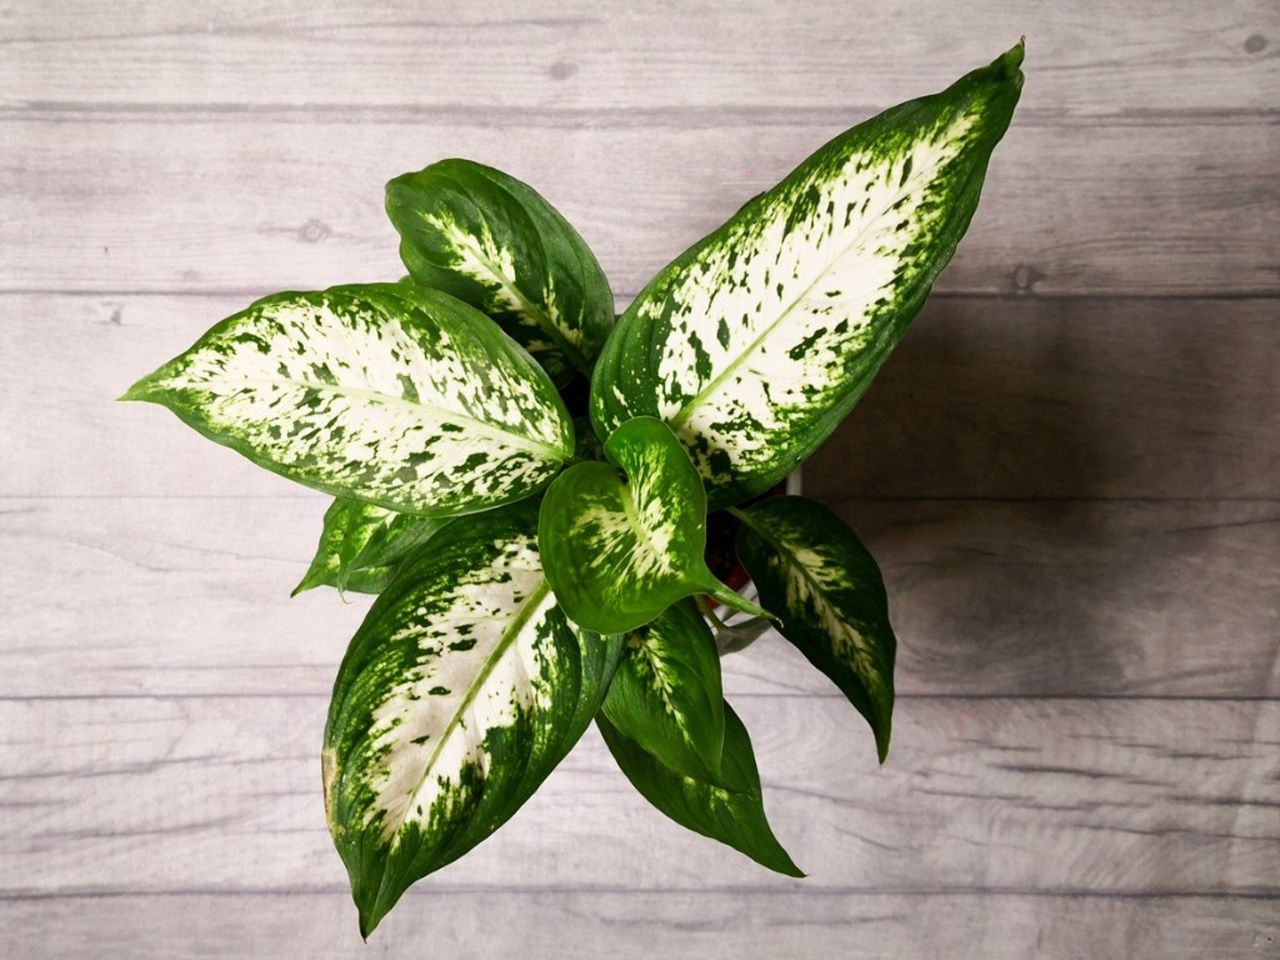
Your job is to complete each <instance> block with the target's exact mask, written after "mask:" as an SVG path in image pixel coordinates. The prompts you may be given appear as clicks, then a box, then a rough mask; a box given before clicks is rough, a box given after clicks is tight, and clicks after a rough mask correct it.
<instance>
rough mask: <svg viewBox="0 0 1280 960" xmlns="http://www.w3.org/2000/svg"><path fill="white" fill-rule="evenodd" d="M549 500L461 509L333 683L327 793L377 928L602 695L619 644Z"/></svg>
mask: <svg viewBox="0 0 1280 960" xmlns="http://www.w3.org/2000/svg"><path fill="white" fill-rule="evenodd" d="M536 525H537V505H536V504H535V503H533V502H525V503H519V504H515V505H512V506H509V507H505V508H502V509H500V510H495V511H491V512H488V513H483V514H477V515H474V516H469V517H463V518H460V519H458V520H455V521H453V522H452V523H451V524H450V525H449V535H448V536H444V537H441V538H440V539H439V540H438V541H436V542H435V543H434V544H432V547H431V549H426V550H422V551H419V552H418V553H417V554H415V555H414V556H413V557H412V558H411V559H410V561H409V562H408V563H407V564H406V565H405V566H404V567H403V568H402V569H401V571H400V574H399V576H397V577H396V579H395V580H394V581H393V582H392V584H391V585H390V587H388V589H387V591H386V592H385V593H383V594H382V595H381V596H380V597H379V598H378V599H377V600H376V601H375V602H374V605H373V607H372V608H371V609H370V611H369V614H368V616H367V617H366V618H365V621H364V623H363V624H362V625H361V627H360V630H359V631H358V632H357V633H356V635H355V637H354V638H353V639H352V641H351V646H350V648H349V649H348V651H347V655H346V658H345V659H344V660H343V662H342V667H341V669H340V670H339V672H338V678H337V681H336V682H335V684H334V691H333V701H332V703H331V705H330V710H329V722H328V726H327V729H326V731H325V750H324V781H325V807H326V812H327V815H328V820H329V827H330V831H331V832H332V834H333V838H334V842H335V844H336V845H337V848H338V852H339V853H340V854H341V856H342V859H343V861H344V862H345V863H346V865H347V871H348V873H349V875H350V879H351V889H352V894H353V896H354V898H355V902H356V906H357V907H358V908H359V912H360V929H361V933H362V934H363V935H365V936H367V935H368V934H369V932H370V931H371V930H373V928H374V927H375V926H376V925H377V923H378V921H379V920H380V919H381V918H382V917H383V916H385V915H386V913H387V911H389V910H390V909H391V908H392V906H394V904H395V903H396V901H397V900H398V899H399V897H400V895H401V894H402V893H403V892H404V890H405V889H406V888H407V887H408V886H409V885H410V884H412V883H413V882H415V881H416V880H418V879H419V878H421V877H423V876H426V875H427V874H429V873H431V872H432V871H434V870H438V869H439V868H440V867H442V866H444V865H445V864H447V863H450V862H452V861H453V860H456V859H457V858H458V857H460V856H462V855H463V854H464V853H466V852H467V851H468V850H470V849H471V848H472V847H474V846H475V845H476V844H477V843H479V842H480V841H482V840H483V839H485V838H486V837H488V836H489V835H490V834H491V833H493V831H494V830H496V829H497V828H498V827H499V826H500V825H501V824H502V823H504V822H505V821H506V820H507V819H508V818H509V817H511V815H512V814H513V813H515V811H516V810H517V809H518V808H519V807H520V805H521V804H522V803H524V801H525V800H526V799H527V798H528V797H529V796H530V795H531V794H532V793H533V791H534V790H535V789H536V788H537V787H538V785H539V784H540V783H541V782H542V780H543V779H544V778H545V777H546V776H547V774H548V773H550V772H551V770H552V768H553V767H555V765H556V764H557V763H559V761H560V760H561V758H563V757H564V755H565V754H566V753H567V752H568V751H569V749H570V748H571V747H572V746H573V744H574V743H575V742H577V740H578V738H579V736H581V734H582V732H583V730H584V729H585V728H586V726H587V724H588V723H590V721H591V717H592V716H593V715H594V714H595V712H596V710H597V709H598V708H599V705H600V702H601V700H602V698H603V696H604V692H605V689H606V687H607V685H608V682H609V678H610V676H611V675H612V673H613V670H614V667H615V665H616V662H617V658H618V653H619V650H620V646H621V639H620V638H601V637H599V636H596V635H594V634H590V633H587V632H586V631H583V630H581V629H580V628H578V627H576V626H574V625H573V624H572V623H570V622H569V620H568V619H567V618H566V617H565V615H564V613H563V612H562V611H561V610H560V608H559V607H558V606H557V605H556V600H555V597H554V595H553V594H552V593H551V589H550V586H549V585H548V584H547V581H546V578H545V577H544V576H543V573H542V568H541V566H540V563H539V560H538V547H537V539H536V536H535V528H536Z"/></svg>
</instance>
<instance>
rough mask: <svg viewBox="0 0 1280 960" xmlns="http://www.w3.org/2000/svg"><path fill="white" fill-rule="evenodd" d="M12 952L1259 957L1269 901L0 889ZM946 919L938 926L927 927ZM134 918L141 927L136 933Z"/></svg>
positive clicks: (805, 959)
mask: <svg viewBox="0 0 1280 960" xmlns="http://www.w3.org/2000/svg"><path fill="white" fill-rule="evenodd" d="M0 926H3V927H4V928H5V929H6V931H8V940H9V949H10V950H11V953H10V955H11V956H13V957H15V958H27V957H39V956H60V957H65V956H74V955H81V954H80V951H81V950H83V948H84V945H85V944H93V945H94V946H95V948H96V949H97V950H99V951H101V953H102V954H103V955H107V956H121V955H128V956H129V957H131V958H136V960H161V958H162V960H170V958H172V957H174V956H183V957H228V956H233V957H264V958H272V960H275V958H278V957H279V956H280V952H279V951H280V949H281V948H280V945H281V944H287V945H289V946H291V947H296V946H298V945H299V944H306V945H307V951H306V955H307V957H309V958H312V960H338V958H348V957H349V958H368V957H393V956H394V957H400V956H403V957H416V956H421V955H422V954H423V953H424V952H427V951H430V952H432V953H438V954H441V955H445V956H448V957H451V958H457V960H488V958H490V957H495V956H498V957H505V956H510V955H512V953H511V951H513V950H515V949H517V948H518V950H519V955H520V956H523V957H555V958H558V960H578V958H582V960H594V958H597V957H599V956H600V951H601V946H600V945H601V944H607V945H608V947H607V949H608V953H609V956H610V957H617V958H620V960H633V958H634V960H649V958H652V957H655V956H661V957H671V958H690V960H692V958H698V960H736V958H740V957H744V956H761V957H785V958H787V960H829V958H831V957H837V956H838V957H841V958H849V960H858V958H867V960H871V958H875V960H880V958H883V957H884V956H885V950H886V946H887V945H890V944H891V945H892V947H893V949H894V956H895V957H922V958H924V957H936V956H939V953H938V950H939V947H940V945H941V946H945V949H946V953H945V956H948V957H973V958H981V960H1026V958H1029V957H1036V958H1043V957H1073V958H1074V957H1099V958H1101V957H1106V958H1112V957H1125V958H1128V960H1167V958H1169V957H1178V956H1183V957H1213V958H1214V960H1259V958H1265V957H1268V956H1271V955H1272V951H1274V949H1275V945H1276V944H1277V943H1280V919H1278V915H1277V913H1276V909H1275V904H1274V902H1269V901H1267V900H1264V899H1242V898H1238V897H1230V898H1219V897H1177V896H1168V895H1156V896H1150V897H1138V898H1123V899H1117V898H1114V897H1107V898H1104V897H1090V896H1084V897H1080V896H1029V895H1020V894H1010V893H999V894H986V893H983V894H948V895H930V896H912V895H910V894H901V893H880V894H877V893H871V894H867V893H862V894H857V895H848V894H838V893H837V894H814V893H812V892H801V893H789V892H788V893H781V892H778V893H773V892H770V893H765V892H756V891H751V892H748V891H732V892H705V893H699V894H698V895H697V896H692V895H690V894H689V893H688V892H687V891H683V890H681V891H671V892H661V891H653V892H643V893H639V892H635V891H625V892H619V891H614V890H608V889H604V890H591V891H587V892H579V891H559V890H543V891H534V892H522V893H513V892H509V891H501V892H498V891H492V892H480V891H472V890H467V891H450V890H441V889H439V888H436V889H433V890H431V891H429V892H428V891H413V890H411V891H410V892H409V894H408V895H407V899H406V901H405V905H404V906H403V907H402V908H401V909H399V910H398V911H396V912H394V913H393V914H392V915H391V916H390V917H388V918H387V919H386V920H385V921H384V922H383V924H382V926H381V927H379V928H378V932H377V933H376V934H375V935H374V937H373V939H372V940H371V941H370V942H369V943H368V944H362V943H361V942H360V939H359V937H358V936H357V934H356V931H355V924H354V922H353V921H352V919H351V905H350V901H349V898H348V897H347V896H346V894H345V893H338V892H332V893H312V892H306V893H296V894H287V895H281V894H262V893H253V894H235V893H232V894H214V893H204V894H176V895H166V896H163V897H155V896H136V895H135V896H109V897H65V898H59V899H56V900H48V899H36V900H3V899H0ZM939 931H945V938H942V939H940V938H939ZM143 932H145V935H143Z"/></svg>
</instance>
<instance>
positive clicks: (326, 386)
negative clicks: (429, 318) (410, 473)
mask: <svg viewBox="0 0 1280 960" xmlns="http://www.w3.org/2000/svg"><path fill="white" fill-rule="evenodd" d="M225 379H227V380H230V381H231V382H233V383H245V384H263V385H267V386H287V385H292V386H299V387H302V388H304V389H306V390H313V391H315V392H317V393H335V394H339V395H341V396H349V397H354V398H357V399H375V400H377V401H378V402H379V403H382V404H402V405H404V406H407V407H412V408H415V409H421V410H430V411H433V412H434V413H436V414H437V416H436V419H437V420H444V419H449V420H461V421H464V422H465V425H466V427H467V428H468V429H472V430H475V431H476V432H478V433H486V434H489V435H490V436H494V437H499V438H502V439H503V440H504V442H506V443H507V445H508V446H512V447H517V448H520V449H522V450H525V451H526V452H529V453H538V454H541V455H542V456H544V457H546V458H548V459H552V460H566V459H568V457H569V456H570V455H571V452H570V453H566V452H565V451H564V450H563V449H561V448H558V447H553V446H551V445H550V444H545V443H542V442H540V441H538V440H534V439H531V438H529V437H526V436H524V435H522V434H518V433H512V432H509V431H507V430H504V429H502V428H501V427H498V426H495V425H494V424H492V423H488V422H487V421H484V420H480V419H477V418H476V417H473V416H471V415H470V414H466V413H458V412H457V411H454V410H451V409H449V408H448V407H442V406H436V405H434V404H430V403H422V402H420V401H417V400H406V399H405V398H404V397H397V396H394V395H393V394H390V393H379V392H377V391H376V390H362V389H360V388H359V387H348V386H342V385H334V384H331V383H313V382H312V381H310V380H301V379H295V378H285V377H237V378H234V379H232V378H225ZM512 441H515V442H512Z"/></svg>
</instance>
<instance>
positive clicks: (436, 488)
mask: <svg viewBox="0 0 1280 960" xmlns="http://www.w3.org/2000/svg"><path fill="white" fill-rule="evenodd" d="M122 399H125V400H147V401H151V402H153V403H160V404H163V405H164V406H167V407H169V409H171V410H172V411H173V412H174V413H176V414H177V415H178V416H179V417H180V418H181V419H182V420H183V421H185V422H186V423H187V424H189V425H190V426H192V427H194V428H195V429H196V430H198V431H200V432H201V433H202V434H204V435H205V436H206V437H209V438H210V439H212V440H215V441H217V442H218V443H221V444H225V445H226V446H229V447H231V448H232V449H234V450H237V451H238V452H240V453H242V454H244V455H245V456H246V457H248V458H249V459H251V460H253V461H254V462H255V463H257V464H259V465H260V466H263V467H266V468H267V469H268V470H273V471H275V472H276V473H279V474H282V475H283V476H286V477H289V478H290V479H292V480H296V481H298V482H299V483H303V484H306V485H307V486H310V487H314V488H316V489H318V490H323V491H325V492H327V493H331V494H334V495H335V496H343V497H351V498H354V499H358V500H363V501H366V502H368V503H373V504H376V505H378V506H381V507H385V508H387V509H390V510H398V511H401V512H405V513H417V514H422V515H425V516H449V515H453V514H459V513H469V512H473V511H476V510H483V509H486V508H488V507H493V506H497V505H499V504H503V503H508V502H510V501H513V500H519V499H521V498H522V497H527V496H529V495H530V494H532V493H536V492H537V491H538V490H540V489H541V488H542V487H544V486H545V485H546V484H547V483H548V482H549V481H550V480H551V478H552V477H553V476H555V474H556V473H557V472H558V471H559V470H560V467H561V465H562V464H563V463H564V462H565V461H566V460H568V459H569V458H570V457H571V456H572V454H573V447H574V440H573V427H572V424H571V423H570V420H569V415H568V413H567V412H566V410H565V408H564V405H563V404H562V403H561V402H560V398H559V396H558V395H557V394H556V392H555V388H554V386H553V385H552V384H551V381H550V380H548V379H547V375H546V373H544V372H543V370H542V369H541V368H540V367H539V366H538V365H537V364H535V363H534V362H533V361H532V360H531V359H530V358H529V355H528V354H527V353H525V352H524V351H523V350H522V349H520V347H519V346H517V345H516V344H515V343H513V342H512V341H511V340H510V339H509V338H508V337H506V336H505V335H504V334H503V333H502V331H501V330H499V329H498V328H497V327H496V326H495V325H494V324H493V322H492V321H491V320H489V319H488V318H487V317H484V316H483V315H481V314H480V313H478V312H477V311H476V310H474V309H473V308H471V307H469V306H467V305H466V304H463V303H460V302H459V301H458V300H455V299H454V298H453V297H450V296H449V295H447V294H444V293H440V292H438V291H432V290H421V289H418V288H416V287H413V286H411V285H409V284H371V285H365V286H348V287H334V288H332V289H330V290H326V291H323V292H318V293H280V294H276V295H275V296H271V297H267V298H266V299H264V300H259V301H258V302H257V303H255V304H254V305H253V306H251V307H249V309H247V310H245V311H244V312H242V313H238V314H236V315H235V316H233V317H230V318H229V319H227V320H224V321H222V322H221V323H219V324H218V325H217V326H215V327H214V328H213V329H212V330H210V331H209V332H208V333H206V334H205V335H204V336H203V337H201V338H200V340H199V341H197V342H196V344H195V345H194V346H193V347H192V348H191V349H190V350H188V351H187V352H186V353H184V354H182V355H181V356H179V357H177V358H176V359H174V360H172V361H170V362H169V363H167V364H165V365H164V366H163V367H161V368H160V369H159V370H157V371H156V372H155V373H153V374H151V375H150V376H148V377H145V378H144V379H142V380H140V381H139V382H138V383H136V384H135V385H134V386H133V387H132V388H130V390H129V392H128V393H126V394H125V395H124V397H123V398H122Z"/></svg>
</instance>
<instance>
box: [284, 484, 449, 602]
mask: <svg viewBox="0 0 1280 960" xmlns="http://www.w3.org/2000/svg"><path fill="white" fill-rule="evenodd" d="M446 522H447V521H445V520H433V519H431V518H430V517H418V516H414V515H413V514H410V513H396V512H395V511H394V510H384V509H383V508H382V507H376V506H374V505H373V504H372V503H362V502H361V501H359V500H348V499H347V498H345V497H338V498H337V499H335V500H334V501H333V503H332V504H330V506H329V509H328V510H326V511H325V514H324V529H323V530H322V531H321V533H320V542H319V544H318V545H317V546H316V554H315V557H313V558H312V560H311V566H310V567H309V568H308V570H307V572H306V575H305V576H303V578H302V581H301V582H300V583H299V584H298V585H297V586H296V587H295V588H294V590H293V595H294V596H295V597H296V596H297V595H298V594H300V593H302V592H303V591H304V590H311V589H312V588H314V587H319V586H330V587H337V588H338V590H339V591H340V592H343V591H347V590H353V591H355V592H356V593H381V592H382V591H383V589H384V588H385V587H386V586H387V584H388V583H390V582H391V578H392V577H393V576H395V572H396V568H397V567H398V566H399V564H400V562H401V561H403V560H404V558H405V557H407V556H408V555H409V554H410V553H412V552H413V551H414V550H415V549H417V548H418V547H419V546H420V545H421V544H423V543H425V542H426V541H427V540H428V539H430V538H431V537H432V536H433V535H434V534H435V532H436V531H437V530H439V529H440V528H441V527H442V526H444V524H445V523H446Z"/></svg>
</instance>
